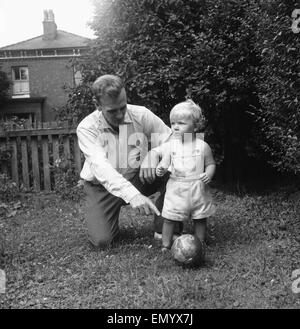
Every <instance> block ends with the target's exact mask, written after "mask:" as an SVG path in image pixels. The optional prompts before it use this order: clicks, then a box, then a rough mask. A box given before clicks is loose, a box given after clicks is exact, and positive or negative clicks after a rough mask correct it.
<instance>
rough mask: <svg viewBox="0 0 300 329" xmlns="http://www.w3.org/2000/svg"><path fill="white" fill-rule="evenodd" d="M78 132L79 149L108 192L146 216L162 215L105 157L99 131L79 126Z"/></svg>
mask: <svg viewBox="0 0 300 329" xmlns="http://www.w3.org/2000/svg"><path fill="white" fill-rule="evenodd" d="M76 132H77V136H78V144H79V147H80V149H81V151H82V152H83V154H84V156H85V159H86V161H87V162H88V164H89V165H90V168H91V171H92V173H93V175H94V176H95V177H96V179H97V180H98V181H99V182H100V184H102V185H103V186H104V187H105V188H106V189H107V191H108V192H110V193H111V194H113V195H115V196H116V197H119V198H122V199H123V200H124V201H125V202H126V203H130V205H131V206H132V208H134V209H136V208H138V209H139V210H140V211H144V212H145V213H146V214H149V213H151V212H155V213H157V215H160V213H159V211H158V209H157V208H156V207H155V205H154V204H153V203H152V202H151V200H150V199H148V198H147V197H145V196H144V195H142V194H141V193H140V192H139V191H138V190H137V189H136V188H135V187H134V186H133V185H132V184H131V183H130V182H129V181H128V180H127V179H125V178H124V177H123V176H122V175H121V174H120V173H118V171H117V170H116V169H115V168H113V166H112V164H111V163H110V162H109V160H108V159H107V158H106V156H105V151H104V149H103V147H102V146H101V144H100V141H99V137H98V134H97V131H94V130H93V129H92V128H89V129H87V128H85V127H83V126H80V125H79V126H78V128H77V131H76Z"/></svg>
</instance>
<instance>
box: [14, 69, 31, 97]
mask: <svg viewBox="0 0 300 329" xmlns="http://www.w3.org/2000/svg"><path fill="white" fill-rule="evenodd" d="M12 82H13V95H12V97H14V98H16V97H29V75H28V67H26V66H16V67H12Z"/></svg>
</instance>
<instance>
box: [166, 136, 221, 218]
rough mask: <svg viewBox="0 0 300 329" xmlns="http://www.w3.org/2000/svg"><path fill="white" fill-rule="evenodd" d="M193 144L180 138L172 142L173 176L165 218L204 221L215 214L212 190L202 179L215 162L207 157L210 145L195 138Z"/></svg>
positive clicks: (169, 182)
mask: <svg viewBox="0 0 300 329" xmlns="http://www.w3.org/2000/svg"><path fill="white" fill-rule="evenodd" d="M193 145H194V146H192V144H188V145H186V144H183V143H182V142H181V141H179V140H178V139H177V140H176V139H173V140H171V142H170V143H169V147H170V154H171V166H170V168H169V170H170V171H171V175H170V178H169V181H168V183H167V187H166V194H165V200H164V206H163V210H162V216H163V217H164V218H167V219H170V220H175V221H183V220H186V219H189V218H191V219H201V218H206V217H209V216H211V215H213V214H214V212H215V207H214V205H213V203H212V197H211V194H210V193H209V188H208V186H207V185H206V184H205V183H203V182H202V181H201V180H200V175H201V174H202V173H203V172H204V168H205V167H206V166H208V165H209V164H215V161H214V159H213V157H212V156H208V155H207V154H206V153H207V152H206V151H205V149H206V147H207V144H206V143H205V142H204V141H203V140H201V139H199V138H196V139H195V143H194V144H193ZM161 146H164V145H161Z"/></svg>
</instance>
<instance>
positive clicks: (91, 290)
mask: <svg viewBox="0 0 300 329" xmlns="http://www.w3.org/2000/svg"><path fill="white" fill-rule="evenodd" d="M214 194H215V200H216V204H217V212H216V214H215V216H214V217H213V218H212V219H211V221H210V223H209V231H208V232H209V245H208V249H207V255H206V261H205V264H204V265H203V266H202V267H200V268H198V269H184V268H182V267H180V266H178V265H177V264H176V263H175V262H174V261H173V259H172V258H171V256H170V254H169V253H161V252H160V250H159V249H158V248H156V247H153V246H152V217H151V216H139V215H137V214H136V213H134V211H133V210H131V209H130V208H129V207H125V208H123V209H122V213H121V218H120V226H121V232H122V239H121V241H120V242H119V243H118V244H117V245H116V246H114V247H112V248H111V249H108V250H104V251H95V250H91V249H90V247H89V245H88V243H87V240H86V235H85V234H86V227H85V222H84V203H83V202H82V203H77V202H73V201H65V200H61V199H59V198H58V197H57V196H56V195H55V194H38V195H37V194H36V195H34V194H32V195H28V196H26V198H24V200H23V201H22V206H21V207H20V208H18V209H17V212H16V213H15V215H14V216H11V217H7V216H6V217H2V218H0V232H1V237H2V245H3V246H2V248H3V249H4V256H3V255H2V260H0V268H2V269H5V272H6V276H7V284H6V293H5V294H0V308H106V309H111V308H124V309H125V308H126V309H129V308H140V309H142V308H186V309H192V308H298V309H299V308H300V298H297V296H296V295H295V294H293V293H292V289H291V288H292V282H293V280H292V278H291V275H292V272H293V271H294V270H296V269H299V268H300V216H299V208H300V203H299V202H298V204H297V202H296V201H297V200H298V201H299V195H297V193H294V194H291V195H288V194H287V193H286V192H284V191H283V190H282V191H280V190H279V191H277V192H274V191H273V192H272V193H265V194H261V195H257V194H256V195H244V196H243V197H240V196H236V195H233V194H229V193H225V192H222V191H217V190H216V191H215V192H214ZM295 200H296V201H295ZM186 228H187V230H189V229H190V226H189V224H187V227H186ZM0 258H1V255H0Z"/></svg>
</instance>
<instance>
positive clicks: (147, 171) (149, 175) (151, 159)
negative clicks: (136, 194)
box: [139, 151, 159, 184]
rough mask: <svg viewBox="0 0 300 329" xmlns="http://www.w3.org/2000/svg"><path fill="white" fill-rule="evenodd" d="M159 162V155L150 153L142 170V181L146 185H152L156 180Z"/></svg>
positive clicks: (140, 175) (142, 165)
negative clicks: (156, 169)
mask: <svg viewBox="0 0 300 329" xmlns="http://www.w3.org/2000/svg"><path fill="white" fill-rule="evenodd" d="M158 162H159V155H158V154H157V153H156V152H153V151H150V152H148V154H147V155H146V157H145V159H144V160H143V162H142V164H141V168H140V174H139V177H140V181H141V182H142V183H143V184H145V183H146V182H147V183H148V184H151V183H152V182H153V181H154V179H155V168H156V166H157V164H158Z"/></svg>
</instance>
